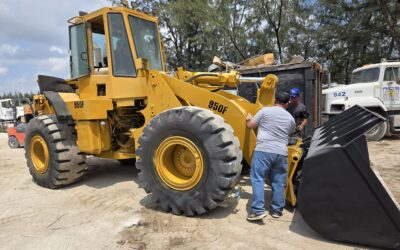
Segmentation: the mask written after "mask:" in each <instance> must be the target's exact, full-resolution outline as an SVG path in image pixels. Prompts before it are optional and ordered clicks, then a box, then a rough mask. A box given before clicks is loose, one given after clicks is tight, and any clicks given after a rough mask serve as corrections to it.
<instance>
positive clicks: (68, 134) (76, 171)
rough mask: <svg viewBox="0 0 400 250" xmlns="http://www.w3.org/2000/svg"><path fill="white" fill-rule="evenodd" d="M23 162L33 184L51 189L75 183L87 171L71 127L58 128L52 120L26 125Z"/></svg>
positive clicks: (66, 125)
mask: <svg viewBox="0 0 400 250" xmlns="http://www.w3.org/2000/svg"><path fill="white" fill-rule="evenodd" d="M25 158H26V161H27V165H28V168H29V172H30V174H31V175H32V178H33V180H34V181H35V182H36V183H37V184H38V185H40V186H42V187H47V188H51V189H54V188H59V187H62V186H66V185H69V184H71V183H74V182H76V181H78V180H79V179H80V178H81V177H82V176H83V175H84V173H85V170H86V166H85V159H86V156H85V155H84V154H82V153H80V152H79V149H78V147H77V145H76V132H75V128H74V125H73V124H61V123H59V122H58V121H57V118H56V117H55V116H47V115H44V116H39V117H35V118H33V119H32V120H31V121H30V122H29V123H28V126H27V129H26V135H25Z"/></svg>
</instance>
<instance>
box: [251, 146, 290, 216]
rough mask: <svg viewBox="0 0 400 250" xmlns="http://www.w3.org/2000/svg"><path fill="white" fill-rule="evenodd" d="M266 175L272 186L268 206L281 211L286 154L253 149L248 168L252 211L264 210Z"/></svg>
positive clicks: (283, 198)
mask: <svg viewBox="0 0 400 250" xmlns="http://www.w3.org/2000/svg"><path fill="white" fill-rule="evenodd" d="M266 176H268V177H269V179H270V181H271V187H272V198H271V203H270V208H271V210H272V211H276V212H282V210H283V208H284V207H285V188H286V179H287V156H283V155H279V154H273V153H267V152H262V151H254V154H253V159H252V162H251V170H250V178H251V184H252V187H253V201H252V204H251V212H252V213H256V214H260V213H263V212H265V207H264V184H265V177H266Z"/></svg>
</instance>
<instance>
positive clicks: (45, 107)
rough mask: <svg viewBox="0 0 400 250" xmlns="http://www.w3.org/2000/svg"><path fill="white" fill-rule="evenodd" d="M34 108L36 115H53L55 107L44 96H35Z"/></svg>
mask: <svg viewBox="0 0 400 250" xmlns="http://www.w3.org/2000/svg"><path fill="white" fill-rule="evenodd" d="M32 107H33V110H34V113H35V114H36V115H53V114H55V112H54V109H53V107H52V106H51V105H50V103H49V101H48V100H47V99H46V97H45V96H44V95H35V96H34V97H33V103H32Z"/></svg>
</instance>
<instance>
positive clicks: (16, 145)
mask: <svg viewBox="0 0 400 250" xmlns="http://www.w3.org/2000/svg"><path fill="white" fill-rule="evenodd" d="M8 146H9V147H10V148H12V149H15V148H19V147H21V145H19V142H18V140H17V138H15V136H10V137H8Z"/></svg>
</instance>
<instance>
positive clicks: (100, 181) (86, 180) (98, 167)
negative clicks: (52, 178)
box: [65, 157, 139, 189]
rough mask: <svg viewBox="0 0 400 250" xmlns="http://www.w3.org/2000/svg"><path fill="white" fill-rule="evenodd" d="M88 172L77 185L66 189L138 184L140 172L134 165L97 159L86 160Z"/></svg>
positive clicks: (89, 158)
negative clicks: (125, 183) (82, 186)
mask: <svg viewBox="0 0 400 250" xmlns="http://www.w3.org/2000/svg"><path fill="white" fill-rule="evenodd" d="M86 165H87V167H88V170H87V172H86V174H85V175H84V176H83V178H82V179H81V180H80V181H78V182H77V183H75V184H73V185H71V186H67V187H65V189H69V188H75V187H79V186H81V185H86V186H89V187H93V188H106V187H109V186H112V185H114V184H116V183H120V182H126V181H134V182H136V183H138V177H137V176H138V172H139V171H138V170H137V169H136V167H135V166H134V165H132V166H130V165H124V164H121V163H120V162H119V161H116V160H108V159H102V158H97V157H88V158H87V159H86Z"/></svg>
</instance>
